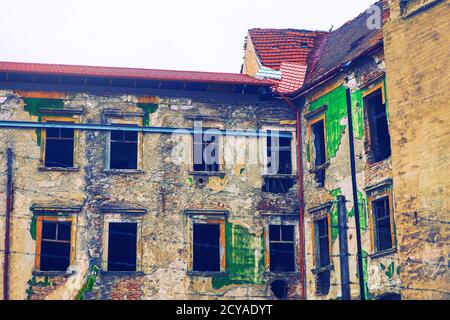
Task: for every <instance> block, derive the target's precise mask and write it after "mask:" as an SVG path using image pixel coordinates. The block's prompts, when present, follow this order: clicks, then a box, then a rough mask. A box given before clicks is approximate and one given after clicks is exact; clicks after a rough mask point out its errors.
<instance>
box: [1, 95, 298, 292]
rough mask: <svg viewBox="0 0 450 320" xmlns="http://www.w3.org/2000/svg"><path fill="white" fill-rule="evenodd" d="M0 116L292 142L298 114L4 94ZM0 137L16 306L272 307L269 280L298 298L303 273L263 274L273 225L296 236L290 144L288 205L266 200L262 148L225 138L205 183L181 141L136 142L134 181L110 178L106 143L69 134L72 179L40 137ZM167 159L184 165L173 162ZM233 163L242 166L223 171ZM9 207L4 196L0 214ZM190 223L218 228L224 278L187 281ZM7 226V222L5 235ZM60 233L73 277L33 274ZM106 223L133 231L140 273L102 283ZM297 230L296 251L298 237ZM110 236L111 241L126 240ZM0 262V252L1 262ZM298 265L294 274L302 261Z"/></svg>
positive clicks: (241, 106) (188, 141)
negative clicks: (66, 302)
mask: <svg viewBox="0 0 450 320" xmlns="http://www.w3.org/2000/svg"><path fill="white" fill-rule="evenodd" d="M0 110H1V112H0V118H1V120H16V121H33V122H42V121H54V120H55V119H56V120H57V119H58V117H61V118H60V119H64V121H73V122H79V123H87V124H108V123H115V124H132V125H140V126H142V125H143V126H149V125H151V126H155V127H173V128H192V127H193V126H194V121H202V125H203V127H205V128H219V129H272V130H273V129H279V130H282V131H290V132H295V120H294V119H295V114H292V113H291V112H290V111H288V109H287V108H286V106H285V105H284V104H283V103H282V102H279V101H274V100H266V101H261V100H260V99H259V98H258V95H254V94H252V95H236V94H234V95H233V94H219V93H206V92H205V93H193V94H190V93H188V92H184V93H180V92H174V91H167V92H164V90H162V91H158V94H157V95H156V94H155V95H147V96H141V95H132V94H105V93H98V92H90V91H86V92H78V93H77V92H70V93H69V92H65V91H64V90H63V89H61V88H59V89H58V92H47V91H46V92H41V91H40V92H32V91H30V90H25V91H15V90H2V91H0ZM47 134H49V133H48V132H47ZM0 137H1V139H0V160H1V161H0V162H1V163H0V169H1V172H2V182H1V184H0V187H1V188H2V189H1V190H2V191H3V189H4V188H5V184H4V179H3V173H4V172H5V155H4V153H5V152H6V149H7V148H12V150H13V152H14V188H15V189H14V192H15V201H14V210H13V213H12V219H11V221H12V222H11V253H10V257H11V263H10V265H11V269H10V282H9V290H10V298H11V299H177V298H178V299H193V298H195V299H214V298H242V299H247V298H274V297H276V295H275V293H274V292H273V290H272V289H271V284H272V282H273V281H274V280H282V281H284V282H283V283H284V284H285V285H286V288H285V291H286V295H285V296H283V295H281V296H279V297H282V298H289V299H298V298H299V295H300V277H299V273H298V272H296V271H295V272H285V273H283V272H278V273H273V272H269V265H270V262H269V261H268V259H269V255H268V248H269V240H268V237H269V235H268V224H269V223H279V224H285V223H287V224H292V225H295V226H297V225H298V186H297V183H296V176H295V174H296V168H295V163H296V161H295V156H296V155H295V152H294V150H295V147H294V146H295V143H296V142H295V134H293V138H294V139H293V141H292V146H293V148H292V150H293V153H292V157H293V158H292V159H293V160H292V165H293V172H292V175H290V176H288V177H284V179H288V180H290V181H292V183H291V187H289V188H288V189H287V190H285V192H284V193H283V192H281V193H272V192H264V191H263V190H262V189H263V188H262V186H263V181H264V179H265V178H264V175H263V173H264V172H263V171H262V168H263V167H264V165H263V163H264V160H263V159H264V156H263V155H264V152H265V151H264V150H263V149H264V146H265V145H266V142H265V139H266V137H260V138H255V137H233V136H227V137H222V138H221V140H220V144H221V148H222V149H221V152H222V151H223V153H224V158H225V163H224V164H223V165H221V168H220V172H218V173H212V174H211V173H209V174H207V173H198V172H193V168H192V160H191V159H192V138H191V136H190V135H189V134H186V133H185V134H179V135H170V134H160V133H155V134H153V133H152V134H142V133H140V134H139V135H138V138H137V141H138V151H137V154H138V162H137V168H136V169H129V170H116V169H113V168H109V167H108V163H109V162H108V160H109V159H110V158H109V157H110V156H111V155H110V153H109V152H110V151H109V149H108V147H107V146H108V137H109V134H108V132H106V131H94V130H75V133H74V150H75V151H74V160H73V162H74V163H73V166H72V167H69V168H47V167H46V166H45V162H43V145H45V143H44V142H45V129H37V130H35V129H26V130H25V129H1V130H0ZM249 144H251V145H253V146H255V145H258V150H259V151H258V153H259V154H258V155H259V157H257V161H256V162H251V163H250V162H248V159H249V157H253V156H254V154H250V149H245V147H248V145H249ZM232 150H238V151H239V152H237V153H234V154H233V152H232ZM236 154H237V155H236ZM173 155H181V156H182V157H184V158H185V159H187V160H188V162H187V163H177V162H174V161H173ZM232 156H235V157H237V158H238V161H236V162H231V161H229V162H227V159H226V158H227V157H232ZM5 201H6V200H5V197H4V193H3V192H2V195H1V197H0V207H1V208H2V213H3V210H4V209H3V208H5ZM195 221H197V222H198V223H205V222H213V223H216V224H219V225H220V230H221V231H220V232H221V236H220V245H221V255H222V253H223V254H224V255H223V257H222V256H221V268H222V269H221V272H216V273H207V272H204V273H202V272H194V271H193V270H192V253H193V250H194V248H193V247H194V245H193V243H192V241H193V239H192V232H193V231H192V230H193V224H194V222H195ZM4 222H5V219H4V215H3V214H2V216H1V219H0V223H1V228H0V230H2V232H3V230H4ZM58 222H62V223H71V226H72V227H71V228H72V229H71V230H72V231H71V235H70V236H68V237H69V238H70V246H71V257H70V266H69V268H68V270H67V271H63V272H61V271H60V272H49V271H42V270H40V271H39V270H37V268H36V264H37V262H36V257H37V255H39V254H38V251H37V250H44V248H43V247H40V246H41V244H38V241H37V239H38V238H40V239H41V242H42V239H43V237H44V233H46V232H47V231H45V232H44V231H42V230H43V228H44V227H45V226H47V225H45V226H44V224H45V223H49V224H51V223H58ZM113 223H116V224H117V226H118V227H120V223H130V224H135V225H136V229H137V233H136V234H135V235H134V236H135V237H136V242H135V243H136V258H135V261H136V266H133V268H135V270H136V271H108V268H112V267H111V265H110V264H109V263H108V259H109V256H108V247H111V248H113V247H114V246H117V244H116V243H117V240H116V242H113V240H111V239H112V238H111V237H113V236H114V233H113V231H111V230H112V229H110V228H111V224H113ZM108 226H110V228H108ZM45 228H47V227H45ZM293 230H294V233H295V237H294V239H293V241H294V243H293V245H294V248H295V249H294V250H297V248H298V227H294V228H293ZM61 232H62V231H61ZM110 232H111V234H110ZM115 233H116V234H117V235H118V236H119V238H118V239H120V236H125V237H126V236H127V233H126V232H122V233H121V232H120V231H119V232H115ZM123 233H125V234H123ZM128 235H129V234H128ZM3 236H4V234H3V233H2V237H3ZM57 237H58V236H57ZM61 237H62V236H61ZM69 238H68V239H69ZM58 239H59V238H58ZM61 239H63V238H61ZM124 239H127V238H124ZM61 241H62V240H61ZM61 241H60V242H61ZM62 242H64V241H62ZM38 247H40V249H38ZM4 250H5V248H4V247H3V241H2V244H1V247H0V253H1V254H3V253H4ZM111 250H112V249H111ZM2 257H3V256H2ZM295 263H296V266H295V269H296V270H299V267H298V253H296V258H295ZM222 264H223V265H222ZM1 272H3V270H1Z"/></svg>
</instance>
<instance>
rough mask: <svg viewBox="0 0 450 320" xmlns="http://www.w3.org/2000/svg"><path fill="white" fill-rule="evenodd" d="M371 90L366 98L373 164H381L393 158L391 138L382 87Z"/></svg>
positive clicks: (365, 106)
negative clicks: (380, 162)
mask: <svg viewBox="0 0 450 320" xmlns="http://www.w3.org/2000/svg"><path fill="white" fill-rule="evenodd" d="M375 88H376V89H375V90H373V89H371V90H370V91H368V93H366V95H365V96H364V109H365V110H366V115H367V122H368V126H369V145H370V153H371V154H370V159H371V162H379V161H382V160H384V159H387V158H389V157H390V156H391V137H390V135H389V125H388V119H387V113H386V105H385V101H384V100H385V99H384V92H383V88H382V87H381V86H377V87H375Z"/></svg>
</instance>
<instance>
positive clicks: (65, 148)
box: [45, 122, 74, 168]
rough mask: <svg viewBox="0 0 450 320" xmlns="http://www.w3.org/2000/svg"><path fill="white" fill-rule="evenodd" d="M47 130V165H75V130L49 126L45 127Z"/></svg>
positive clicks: (66, 166) (62, 166)
mask: <svg viewBox="0 0 450 320" xmlns="http://www.w3.org/2000/svg"><path fill="white" fill-rule="evenodd" d="M49 123H50V122H49ZM53 123H55V122H53ZM45 132H46V134H45V137H46V138H45V166H46V167H49V168H51V167H61V168H68V167H73V141H74V130H73V129H67V128H48V129H45Z"/></svg>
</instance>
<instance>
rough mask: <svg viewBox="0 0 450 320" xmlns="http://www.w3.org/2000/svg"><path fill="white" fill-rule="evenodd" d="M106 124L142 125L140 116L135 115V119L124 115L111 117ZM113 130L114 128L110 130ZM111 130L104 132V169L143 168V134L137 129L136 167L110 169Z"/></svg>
mask: <svg viewBox="0 0 450 320" xmlns="http://www.w3.org/2000/svg"><path fill="white" fill-rule="evenodd" d="M108 120H109V121H108V124H110V125H133V126H142V123H143V120H142V118H141V117H136V119H133V120H131V119H127V117H126V116H123V117H111V118H110V119H108ZM111 131H115V130H111ZM111 131H108V132H107V133H106V159H105V169H106V171H113V172H130V171H131V172H133V171H142V170H143V160H144V158H143V155H144V134H143V133H142V132H141V131H139V132H137V138H138V139H137V159H136V169H114V168H113V169H111V167H110V165H111Z"/></svg>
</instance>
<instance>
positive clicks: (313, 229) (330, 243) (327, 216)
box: [311, 212, 333, 269]
mask: <svg viewBox="0 0 450 320" xmlns="http://www.w3.org/2000/svg"><path fill="white" fill-rule="evenodd" d="M322 219H327V222H328V255H329V256H330V257H329V260H330V264H329V265H328V266H332V265H333V259H332V258H333V251H332V250H333V241H332V239H331V228H332V226H331V214H330V212H328V213H327V214H325V215H320V216H317V217H314V219H313V220H312V226H311V240H312V241H311V243H312V253H313V255H312V258H313V266H314V268H315V269H320V268H324V267H327V266H322V267H319V266H318V265H317V249H318V248H317V243H316V222H317V221H318V220H322Z"/></svg>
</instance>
